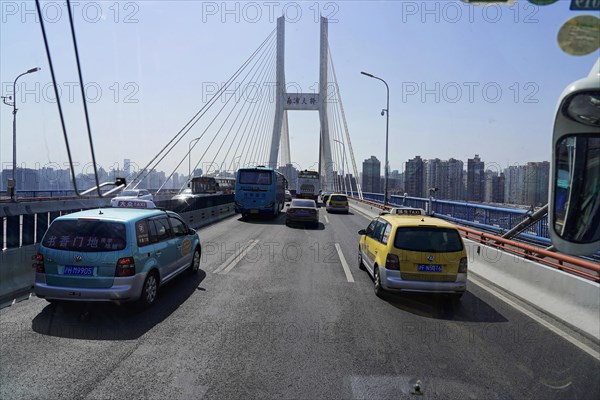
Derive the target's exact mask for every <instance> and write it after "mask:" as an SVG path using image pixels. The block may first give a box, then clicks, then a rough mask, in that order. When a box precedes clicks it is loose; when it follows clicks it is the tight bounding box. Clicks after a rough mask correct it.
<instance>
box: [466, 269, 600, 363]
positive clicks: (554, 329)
mask: <svg viewBox="0 0 600 400" xmlns="http://www.w3.org/2000/svg"><path fill="white" fill-rule="evenodd" d="M469 280H470V281H471V282H473V283H474V284H476V285H477V286H479V287H480V288H482V289H483V290H485V291H487V292H488V293H490V294H492V295H493V296H495V297H497V298H499V299H500V300H502V301H503V302H505V303H506V304H508V305H509V306H511V307H513V308H515V309H516V310H518V311H520V312H522V313H523V314H525V315H526V316H528V317H529V318H531V319H532V320H534V321H535V322H537V323H538V324H540V325H542V326H545V327H546V328H548V329H549V330H551V331H552V332H554V333H555V334H557V335H558V336H560V337H561V338H563V339H565V340H567V341H568V342H570V343H571V344H573V345H575V346H576V347H579V348H580V349H581V350H583V351H584V352H586V353H588V354H589V355H591V356H592V357H594V358H595V359H596V360H598V361H600V353H598V352H597V351H596V350H594V349H592V348H591V347H590V346H588V345H586V344H585V343H583V342H581V341H580V340H578V339H576V338H574V337H573V336H571V335H569V334H568V333H567V332H565V331H563V330H562V329H560V328H558V327H556V326H554V325H552V324H551V323H549V322H547V321H546V320H544V319H542V318H540V317H538V316H537V315H535V314H534V313H532V312H531V311H529V310H527V309H526V308H524V307H522V306H520V305H519V304H517V303H515V302H514V301H512V300H511V299H509V298H508V297H506V296H504V295H503V294H502V293H500V292H498V291H497V290H495V289H493V288H491V287H489V286H487V285H486V284H485V283H483V282H482V281H480V280H479V279H477V278H474V277H473V275H472V274H469Z"/></svg>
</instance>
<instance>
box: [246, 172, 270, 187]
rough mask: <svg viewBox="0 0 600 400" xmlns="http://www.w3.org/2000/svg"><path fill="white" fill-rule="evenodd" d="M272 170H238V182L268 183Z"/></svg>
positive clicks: (250, 183)
mask: <svg viewBox="0 0 600 400" xmlns="http://www.w3.org/2000/svg"><path fill="white" fill-rule="evenodd" d="M271 175H272V172H269V171H240V179H239V183H240V184H242V185H270V184H271Z"/></svg>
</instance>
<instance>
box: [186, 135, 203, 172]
mask: <svg viewBox="0 0 600 400" xmlns="http://www.w3.org/2000/svg"><path fill="white" fill-rule="evenodd" d="M200 138H201V137H197V138H195V139H192V140H190V144H189V146H188V148H189V150H188V179H192V142H197V141H198V140H200Z"/></svg>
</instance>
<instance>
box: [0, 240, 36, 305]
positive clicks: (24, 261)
mask: <svg viewBox="0 0 600 400" xmlns="http://www.w3.org/2000/svg"><path fill="white" fill-rule="evenodd" d="M35 247H36V246H35V245H29V246H23V247H20V248H17V249H7V250H4V251H2V252H0V308H2V307H3V306H5V305H7V303H8V304H10V303H12V301H13V299H15V298H18V297H21V296H22V295H27V294H29V293H30V291H31V289H32V288H33V279H34V270H33V267H32V266H31V264H32V263H33V261H32V260H31V257H32V256H33V255H34V254H35Z"/></svg>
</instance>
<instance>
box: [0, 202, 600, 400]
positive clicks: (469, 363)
mask: <svg viewBox="0 0 600 400" xmlns="http://www.w3.org/2000/svg"><path fill="white" fill-rule="evenodd" d="M320 214H321V215H320V220H321V223H320V225H319V227H318V228H317V229H305V228H304V227H302V226H298V227H286V226H285V225H284V218H283V215H281V216H280V217H279V218H278V219H275V220H272V219H271V220H269V219H259V220H252V221H243V220H241V219H240V217H239V216H235V217H232V218H229V219H227V220H224V221H222V222H220V223H218V224H215V225H212V226H209V227H206V228H204V229H201V230H200V231H199V234H200V238H201V241H202V244H203V256H202V262H201V271H200V273H199V274H197V275H190V274H185V275H183V276H181V277H179V278H177V279H176V280H174V281H172V282H170V283H169V284H167V285H166V286H165V287H163V288H162V289H161V291H160V292H159V298H158V302H157V304H155V306H154V307H153V308H151V309H148V310H145V311H142V312H140V311H136V310H135V309H133V308H131V307H127V306H116V305H110V304H88V305H85V304H74V305H54V304H53V305H50V304H49V303H47V302H46V301H45V300H42V299H38V298H35V297H32V298H31V299H30V300H26V301H22V302H20V303H17V304H15V305H13V306H11V307H7V308H4V309H2V310H0V338H1V343H0V399H53V400H54V399H137V398H147V399H165V398H167V399H200V398H203V399H230V398H231V399H250V398H258V399H269V398H274V399H296V398H298V399H333V398H359V399H362V398H373V399H398V398H440V399H453V398H456V399H471V398H474V399H475V398H477V399H524V398H536V399H598V398H600V362H599V361H598V360H597V359H596V358H594V357H592V356H590V355H589V354H587V353H585V352H583V351H582V350H580V349H579V348H578V347H576V346H574V345H573V344H571V343H570V342H569V341H567V340H565V339H563V338H562V337H560V336H558V335H557V334H555V333H553V332H551V331H550V330H549V329H547V328H546V327H544V326H542V325H540V324H538V323H537V322H535V321H534V320H532V319H530V318H529V317H527V316H526V315H524V314H522V313H521V312H520V311H518V310H516V309H514V308H512V307H511V306H509V305H507V304H506V303H505V302H503V301H501V300H499V299H498V298H496V297H494V296H493V295H492V294H490V293H489V292H488V291H486V290H485V288H484V287H482V286H478V285H476V284H474V283H473V282H470V283H469V290H468V293H466V294H465V296H463V299H462V301H461V303H460V304H459V305H457V304H453V303H452V302H451V301H450V300H449V299H448V298H446V297H445V296H426V295H402V296H400V295H390V296H387V298H386V299H383V300H382V299H379V298H377V297H376V296H375V295H374V293H373V282H372V280H371V279H370V277H369V276H368V274H367V273H366V272H364V271H361V270H359V269H358V266H357V261H356V254H357V248H358V235H357V231H358V230H359V229H361V228H365V227H366V225H367V221H368V220H367V219H366V218H365V216H364V215H362V214H361V213H359V212H358V211H356V210H354V211H352V212H351V213H350V215H343V214H341V215H337V214H327V213H326V212H325V210H324V209H323V208H322V209H321V210H320ZM342 257H343V259H342ZM417 382H419V386H420V391H421V392H422V394H423V396H418V395H416V394H411V392H414V390H415V385H417Z"/></svg>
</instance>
